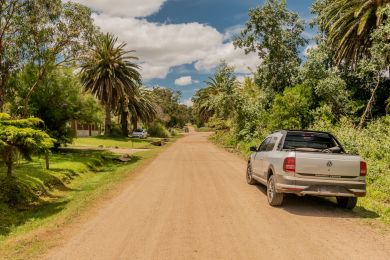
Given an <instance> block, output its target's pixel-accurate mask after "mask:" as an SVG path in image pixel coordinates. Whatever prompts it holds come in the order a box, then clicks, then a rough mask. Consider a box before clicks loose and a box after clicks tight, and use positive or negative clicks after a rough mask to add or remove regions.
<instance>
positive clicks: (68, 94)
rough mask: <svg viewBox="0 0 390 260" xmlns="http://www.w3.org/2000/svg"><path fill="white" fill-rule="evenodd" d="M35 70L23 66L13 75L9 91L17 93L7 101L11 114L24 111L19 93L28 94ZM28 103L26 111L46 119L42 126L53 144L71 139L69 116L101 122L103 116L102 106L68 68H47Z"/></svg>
mask: <svg viewBox="0 0 390 260" xmlns="http://www.w3.org/2000/svg"><path fill="white" fill-rule="evenodd" d="M37 70H38V68H37V67H36V66H26V67H25V68H24V69H23V70H22V71H20V72H19V73H18V74H16V75H15V76H14V77H13V78H12V80H11V84H12V85H14V86H13V93H12V95H13V96H14V97H16V98H15V99H14V100H12V101H11V102H10V105H11V112H12V114H14V115H21V114H23V111H24V109H23V105H24V100H23V99H22V98H19V97H24V96H26V95H27V92H28V91H29V87H30V82H32V81H35V80H36V79H35V77H36V74H37ZM28 107H29V110H28V111H29V114H31V115H33V116H35V117H38V118H41V119H42V120H43V121H44V122H45V129H46V130H47V132H48V133H49V135H50V136H51V137H53V138H55V139H56V146H59V145H60V144H64V143H70V142H71V141H72V138H73V136H74V133H73V131H72V129H71V128H70V126H69V122H70V121H71V120H72V119H77V120H78V121H79V122H84V123H91V124H93V123H100V122H101V117H102V108H101V107H100V105H99V104H98V103H97V102H96V100H95V99H94V98H92V97H91V96H90V95H85V94H83V91H82V86H81V84H80V81H79V79H78V78H77V77H76V76H75V75H74V73H73V70H72V69H71V68H70V69H58V68H54V67H53V68H52V69H51V70H50V71H49V70H48V72H47V75H46V80H44V81H42V83H41V85H40V88H38V89H37V90H36V91H35V92H34V93H33V94H32V95H31V98H30V99H29V103H28Z"/></svg>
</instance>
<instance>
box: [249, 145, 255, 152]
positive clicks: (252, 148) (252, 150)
mask: <svg viewBox="0 0 390 260" xmlns="http://www.w3.org/2000/svg"><path fill="white" fill-rule="evenodd" d="M249 150H250V151H251V152H257V147H256V146H252V147H251V148H249Z"/></svg>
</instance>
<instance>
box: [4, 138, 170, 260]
mask: <svg viewBox="0 0 390 260" xmlns="http://www.w3.org/2000/svg"><path fill="white" fill-rule="evenodd" d="M114 141H117V140H114ZM107 142H109V140H107ZM167 146H169V144H168V145H167ZM167 146H163V147H157V148H156V147H154V148H155V149H152V150H149V151H142V152H138V153H136V154H134V155H133V156H132V159H131V160H130V161H129V162H118V161H116V160H113V159H114V158H116V157H117V156H116V155H113V154H111V153H108V152H104V151H94V150H86V151H85V150H83V151H79V150H77V151H74V150H72V149H68V150H63V151H62V152H60V153H55V154H53V155H52V156H51V160H50V162H51V164H50V170H45V169H44V160H43V159H42V158H34V161H33V162H30V163H27V162H21V163H20V164H19V165H18V166H17V167H16V168H15V177H16V180H17V182H18V185H21V186H23V187H25V189H23V192H25V193H26V194H28V195H26V197H27V200H28V203H25V204H23V205H17V206H9V205H7V204H5V203H0V259H32V258H38V257H39V256H41V255H42V254H43V253H45V252H46V250H48V248H50V247H52V246H55V245H56V243H58V240H59V239H60V237H59V236H60V235H59V234H60V231H61V229H62V228H63V227H64V226H66V225H67V224H69V223H72V221H73V220H74V219H75V218H76V217H78V216H80V215H81V214H83V213H85V212H86V209H87V208H89V207H91V205H93V204H94V203H97V202H98V201H100V200H102V199H104V198H107V197H109V196H110V194H113V193H114V192H115V190H116V189H117V188H118V187H119V185H120V183H121V181H122V180H124V179H125V178H126V177H128V176H131V174H132V173H133V172H134V171H135V170H136V169H139V168H140V167H141V166H142V165H145V164H146V163H147V162H149V161H150V160H151V159H153V158H155V157H156V156H157V155H158V154H159V153H160V152H161V151H162V150H163V149H166V147H167ZM2 172H4V171H2ZM1 178H3V176H1V175H0V179H1ZM28 196H29V197H28Z"/></svg>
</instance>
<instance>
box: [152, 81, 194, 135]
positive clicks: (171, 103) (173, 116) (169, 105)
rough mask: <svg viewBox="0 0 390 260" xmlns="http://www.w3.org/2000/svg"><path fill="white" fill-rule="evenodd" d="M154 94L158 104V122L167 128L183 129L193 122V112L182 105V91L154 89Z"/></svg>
mask: <svg viewBox="0 0 390 260" xmlns="http://www.w3.org/2000/svg"><path fill="white" fill-rule="evenodd" d="M152 93H153V95H154V97H155V99H154V100H155V103H156V104H157V121H159V122H161V123H163V124H164V125H165V126H166V127H168V128H172V127H178V128H183V127H184V126H185V124H187V123H188V122H190V120H191V110H190V109H189V108H188V107H187V106H186V105H183V104H180V97H181V93H180V91H173V90H171V89H167V88H162V87H154V88H153V90H152Z"/></svg>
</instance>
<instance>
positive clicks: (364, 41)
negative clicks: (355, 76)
mask: <svg viewBox="0 0 390 260" xmlns="http://www.w3.org/2000/svg"><path fill="white" fill-rule="evenodd" d="M388 3H390V0H325V1H318V2H317V4H316V5H314V12H316V13H318V14H319V17H318V20H319V24H320V27H321V29H322V30H323V31H324V32H325V33H326V34H327V35H328V40H329V44H330V45H331V46H333V47H334V49H335V62H336V63H337V64H340V63H341V62H345V63H346V64H351V65H353V66H355V65H356V64H357V62H358V61H359V60H360V58H361V57H362V56H363V55H364V54H367V51H368V49H369V47H370V46H371V43H372V40H371V38H370V34H371V33H372V31H373V30H374V29H375V28H377V27H379V26H380V25H381V24H382V23H383V21H384V19H386V16H385V15H384V13H383V12H382V11H383V10H384V8H385V7H386V5H387V4H388Z"/></svg>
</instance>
